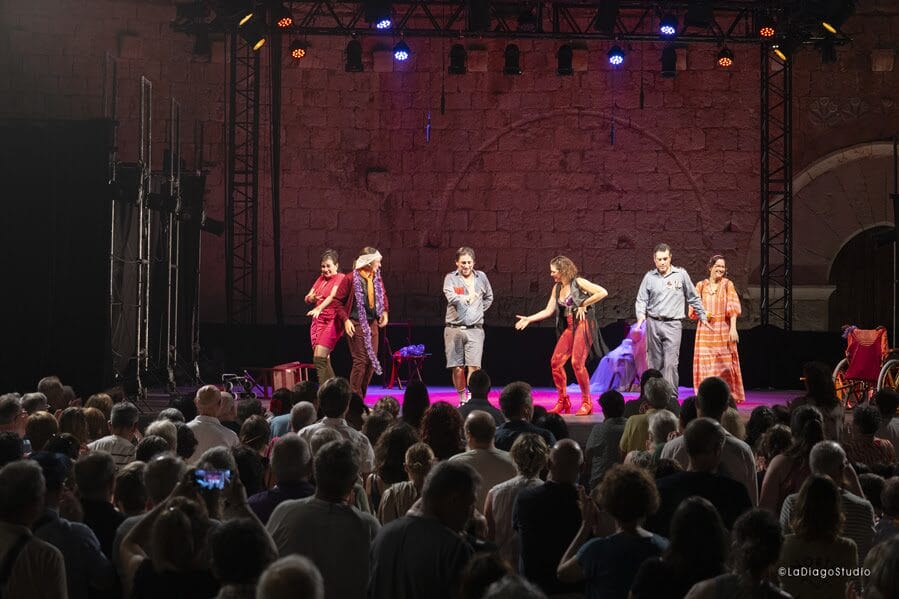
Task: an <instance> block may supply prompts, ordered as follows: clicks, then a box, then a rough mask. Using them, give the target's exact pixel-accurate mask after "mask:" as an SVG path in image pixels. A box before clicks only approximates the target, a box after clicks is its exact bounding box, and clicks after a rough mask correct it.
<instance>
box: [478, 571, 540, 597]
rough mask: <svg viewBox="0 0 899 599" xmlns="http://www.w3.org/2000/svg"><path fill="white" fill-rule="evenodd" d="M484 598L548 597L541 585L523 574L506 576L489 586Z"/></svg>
mask: <svg viewBox="0 0 899 599" xmlns="http://www.w3.org/2000/svg"><path fill="white" fill-rule="evenodd" d="M483 597H484V599H546V594H545V593H544V592H543V591H541V590H540V587H538V586H537V585H535V584H534V583H532V582H529V581H528V580H526V579H524V578H522V577H521V576H515V575H511V576H505V577H503V578H502V579H500V580H498V581H497V582H494V583H493V584H491V585H490V586H489V587H488V588H487V592H486V593H485V594H484V596H483Z"/></svg>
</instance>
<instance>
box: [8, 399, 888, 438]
mask: <svg viewBox="0 0 899 599" xmlns="http://www.w3.org/2000/svg"><path fill="white" fill-rule="evenodd" d="M25 397H28V396H27V395H26V396H25ZM24 403H25V400H24V398H23V400H22V404H23V407H24ZM871 403H872V404H873V405H875V406H877V409H878V410H879V411H880V428H878V429H877V433H876V434H875V435H874V436H875V437H880V438H881V439H886V440H888V441H889V442H890V443H892V444H893V449H896V448H897V447H899V416H897V415H896V409H897V408H899V393H897V392H896V391H894V390H893V389H888V388H884V389H881V390H880V391H878V392H877V393H875V394H874V397H873V398H872V400H871ZM26 409H27V408H26Z"/></svg>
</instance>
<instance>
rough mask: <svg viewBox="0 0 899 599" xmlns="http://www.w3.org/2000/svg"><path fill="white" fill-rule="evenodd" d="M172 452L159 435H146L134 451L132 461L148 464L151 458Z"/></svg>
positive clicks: (166, 442) (167, 443)
mask: <svg viewBox="0 0 899 599" xmlns="http://www.w3.org/2000/svg"><path fill="white" fill-rule="evenodd" d="M167 451H172V447H171V446H170V445H169V442H168V441H166V440H165V439H163V438H162V437H160V436H159V435H147V436H146V437H144V438H143V439H141V440H140V441H139V442H138V444H137V448H136V449H135V450H134V459H135V460H138V461H140V462H149V461H150V460H151V459H152V458H153V456H156V455H159V454H160V453H165V452H167Z"/></svg>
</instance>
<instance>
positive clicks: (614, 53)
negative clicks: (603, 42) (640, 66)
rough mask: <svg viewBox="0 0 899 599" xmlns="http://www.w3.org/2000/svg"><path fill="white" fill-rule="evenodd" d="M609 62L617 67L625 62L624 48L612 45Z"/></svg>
mask: <svg viewBox="0 0 899 599" xmlns="http://www.w3.org/2000/svg"><path fill="white" fill-rule="evenodd" d="M608 56H609V64H610V65H612V66H614V67H617V66H619V65H621V64H623V63H624V50H622V49H621V47H620V46H617V45H616V46H612V47H611V48H609V53H608Z"/></svg>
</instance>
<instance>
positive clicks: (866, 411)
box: [852, 404, 880, 437]
mask: <svg viewBox="0 0 899 599" xmlns="http://www.w3.org/2000/svg"><path fill="white" fill-rule="evenodd" d="M878 428H880V410H878V409H877V408H876V407H875V406H872V405H869V404H862V405H860V406H855V409H854V410H852V430H853V432H855V434H857V435H862V436H871V437H873V436H874V433H876V432H877V429H878Z"/></svg>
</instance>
